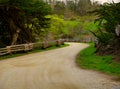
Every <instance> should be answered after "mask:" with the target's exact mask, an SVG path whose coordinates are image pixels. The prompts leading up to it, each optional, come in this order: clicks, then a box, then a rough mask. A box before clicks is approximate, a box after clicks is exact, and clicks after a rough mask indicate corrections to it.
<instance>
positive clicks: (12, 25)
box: [9, 19, 21, 45]
mask: <svg viewBox="0 0 120 89" xmlns="http://www.w3.org/2000/svg"><path fill="white" fill-rule="evenodd" d="M9 24H10V30H11V44H10V45H15V44H16V42H17V39H18V36H19V33H20V31H21V29H20V28H19V27H17V26H16V25H15V23H14V21H13V20H12V19H10V22H9Z"/></svg>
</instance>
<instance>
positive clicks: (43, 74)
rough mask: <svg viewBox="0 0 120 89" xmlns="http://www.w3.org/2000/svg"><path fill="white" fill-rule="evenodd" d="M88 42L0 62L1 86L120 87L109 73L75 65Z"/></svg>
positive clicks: (48, 88)
mask: <svg viewBox="0 0 120 89" xmlns="http://www.w3.org/2000/svg"><path fill="white" fill-rule="evenodd" d="M87 46H88V45H87V44H80V43H70V46H68V47H64V48H60V49H55V50H49V51H44V52H40V53H33V54H29V55H25V56H20V57H16V58H11V59H7V60H1V61H0V89H120V88H119V87H120V82H117V81H115V80H113V79H112V77H110V76H108V75H104V74H102V73H98V72H95V71H89V70H84V69H81V68H79V67H77V66H76V63H75V58H76V55H77V54H78V52H79V51H80V50H82V49H83V48H85V47H87Z"/></svg>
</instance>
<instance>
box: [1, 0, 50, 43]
mask: <svg viewBox="0 0 120 89" xmlns="http://www.w3.org/2000/svg"><path fill="white" fill-rule="evenodd" d="M50 11H51V10H50V6H49V5H48V4H47V3H44V2H43V1H42V0H36V1H34V0H0V12H1V14H0V23H1V24H0V41H1V42H2V43H3V44H5V45H14V44H18V43H26V42H33V41H35V37H34V35H33V32H34V33H35V34H37V33H40V32H41V30H40V29H41V28H45V27H47V24H48V22H47V21H48V20H49V19H47V18H45V16H46V15H48V14H49V13H50Z"/></svg>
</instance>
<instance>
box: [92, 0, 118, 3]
mask: <svg viewBox="0 0 120 89" xmlns="http://www.w3.org/2000/svg"><path fill="white" fill-rule="evenodd" d="M91 1H98V2H100V3H104V2H112V1H114V2H120V0H91Z"/></svg>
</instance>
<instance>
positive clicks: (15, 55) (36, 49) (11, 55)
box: [0, 44, 69, 60]
mask: <svg viewBox="0 0 120 89" xmlns="http://www.w3.org/2000/svg"><path fill="white" fill-rule="evenodd" d="M66 46H69V44H64V45H60V46H51V47H49V48H46V49H41V48H35V49H34V50H32V51H28V52H20V53H15V54H10V55H4V56H1V57H0V60H3V59H8V58H14V57H18V56H23V55H27V54H32V53H37V52H43V51H47V50H53V49H57V48H63V47H66Z"/></svg>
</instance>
